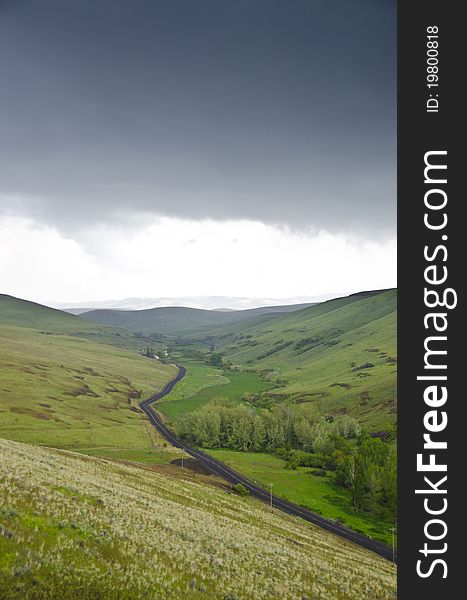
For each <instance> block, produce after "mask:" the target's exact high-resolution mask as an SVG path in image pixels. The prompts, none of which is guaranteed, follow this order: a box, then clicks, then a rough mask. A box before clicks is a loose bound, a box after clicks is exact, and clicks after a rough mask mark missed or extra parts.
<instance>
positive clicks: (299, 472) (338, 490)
mask: <svg viewBox="0 0 467 600" xmlns="http://www.w3.org/2000/svg"><path fill="white" fill-rule="evenodd" d="M207 452H208V453H209V454H211V455H212V456H214V457H215V458H218V459H219V460H221V461H223V462H225V463H227V464H228V465H230V466H231V467H233V468H234V469H236V470H237V471H239V472H240V473H243V474H244V475H246V476H247V477H248V478H249V479H251V480H252V481H255V482H257V483H259V484H261V485H262V486H263V487H264V488H265V489H270V484H271V483H272V484H273V492H274V494H276V495H277V496H280V497H282V498H285V499H286V500H290V501H292V502H295V503H297V504H299V505H300V506H304V507H305V508H309V509H310V510H312V511H314V512H317V513H319V514H321V515H324V516H326V517H327V518H329V519H336V520H338V521H340V522H341V523H344V524H345V525H347V526H348V527H351V528H352V529H353V530H355V531H358V532H360V533H363V534H364V535H367V536H371V537H372V538H373V539H377V540H380V541H382V542H384V543H386V544H388V545H389V544H391V532H390V527H392V526H393V523H389V522H387V521H384V520H382V519H378V518H376V517H374V516H372V515H367V514H362V513H361V512H358V511H355V510H353V509H352V503H351V500H350V494H349V492H348V491H347V490H345V489H344V488H342V487H339V486H337V485H335V484H334V474H333V473H332V472H331V471H327V475H326V476H325V477H322V476H317V475H313V474H312V471H313V469H310V468H307V467H298V468H297V469H296V470H294V469H287V468H286V463H285V461H283V460H282V459H280V458H278V457H276V456H273V455H271V454H265V453H261V452H234V451H232V450H224V449H220V450H207Z"/></svg>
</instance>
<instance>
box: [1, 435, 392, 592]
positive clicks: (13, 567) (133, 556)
mask: <svg viewBox="0 0 467 600" xmlns="http://www.w3.org/2000/svg"><path fill="white" fill-rule="evenodd" d="M0 454H1V456H2V460H1V462H0V478H1V480H2V486H1V488H0V589H1V597H2V598H3V599H5V600H13V599H16V598H21V599H22V600H23V599H24V600H32V599H34V600H46V599H47V600H49V599H52V598H66V599H67V600H72V599H76V600H78V599H81V598H100V599H101V600H111V599H114V598H117V597H118V598H121V599H122V600H125V599H126V600H130V599H132V600H143V599H144V600H146V599H147V598H167V599H168V600H170V599H173V600H179V599H180V598H190V599H193V600H202V599H208V598H211V599H213V600H227V599H229V600H233V599H240V598H242V599H243V600H257V599H261V598H264V599H266V598H267V599H269V598H276V597H277V598H283V599H284V600H292V599H296V598H302V599H304V598H310V599H311V598H320V599H321V600H335V599H336V598H340V599H341V600H355V598H378V599H379V600H389V599H392V598H394V595H395V593H396V575H395V569H394V568H393V566H392V565H391V563H390V562H388V561H386V560H384V559H382V558H380V557H378V556H377V555H375V554H373V553H371V552H368V551H366V550H364V549H362V548H360V547H358V546H354V545H353V544H350V543H347V542H345V541H343V540H341V539H340V538H338V537H336V536H333V535H331V534H328V533H326V532H324V531H323V530H320V529H318V528H316V527H314V526H312V525H310V524H307V523H305V522H303V521H301V520H298V519H295V518H292V517H288V516H286V515H284V514H283V513H278V512H276V511H274V512H270V510H269V508H268V507H267V506H265V505H262V504H261V503H259V502H257V501H255V500H253V499H250V498H241V497H239V496H236V495H234V494H232V493H228V490H227V489H226V488H225V487H224V486H223V487H219V486H214V485H212V484H211V485H207V484H206V483H204V482H200V481H199V480H195V478H194V477H193V476H190V475H182V474H181V473H179V474H178V475H175V474H172V476H168V475H164V474H161V473H158V472H154V471H152V470H149V469H143V468H137V467H134V466H127V465H122V464H116V463H112V462H110V461H104V460H101V459H96V458H91V457H87V456H83V455H80V454H76V453H72V452H66V451H63V450H52V449H49V448H38V447H33V446H29V445H25V444H20V443H16V442H11V441H6V440H2V439H0Z"/></svg>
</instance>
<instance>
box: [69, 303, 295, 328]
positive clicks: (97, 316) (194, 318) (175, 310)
mask: <svg viewBox="0 0 467 600" xmlns="http://www.w3.org/2000/svg"><path fill="white" fill-rule="evenodd" d="M303 306H304V305H300V304H297V305H290V306H269V307H261V308H253V309H247V310H230V311H218V310H201V309H198V308H186V307H172V306H170V307H161V308H150V309H146V310H133V311H131V310H127V311H125V310H93V311H89V312H86V313H83V314H82V315H81V316H82V317H83V318H85V319H89V320H91V321H95V322H97V323H102V324H104V325H111V326H114V327H122V328H124V329H127V330H128V331H131V332H140V333H143V334H144V335H153V334H165V335H182V334H183V335H185V334H189V333H191V334H193V333H196V334H197V335H199V334H200V333H202V332H204V331H206V330H209V329H210V328H212V327H216V326H222V325H226V324H230V323H238V322H244V321H249V320H250V319H253V318H255V317H261V316H264V318H265V320H267V319H268V318H274V317H275V316H276V315H277V314H282V313H287V312H291V311H295V310H300V309H301V308H303Z"/></svg>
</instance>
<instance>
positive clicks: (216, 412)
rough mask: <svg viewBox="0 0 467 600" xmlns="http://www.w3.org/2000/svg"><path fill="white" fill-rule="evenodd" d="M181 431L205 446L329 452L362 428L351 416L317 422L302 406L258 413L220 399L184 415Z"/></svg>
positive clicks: (255, 449)
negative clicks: (339, 440) (340, 441)
mask: <svg viewBox="0 0 467 600" xmlns="http://www.w3.org/2000/svg"><path fill="white" fill-rule="evenodd" d="M178 433H179V435H180V437H182V438H183V439H185V440H186V441H187V442H189V443H192V444H196V445H198V446H204V447H206V448H232V449H234V450H243V451H267V452H275V451H276V450H278V449H279V448H286V447H288V448H298V449H300V450H304V451H306V452H321V453H328V454H329V453H331V452H332V451H333V450H334V449H335V447H336V440H337V439H338V438H344V439H351V438H356V437H357V436H358V435H359V434H360V427H359V425H358V423H357V421H356V420H355V419H354V418H352V417H350V416H348V415H343V416H339V417H335V418H334V417H332V416H328V417H324V418H322V419H320V420H318V421H316V418H315V417H313V416H311V414H310V413H309V411H308V410H307V407H304V406H303V405H302V406H301V405H288V404H283V403H281V404H276V405H274V406H272V407H271V408H270V409H266V410H262V411H258V412H257V411H255V410H254V409H252V408H250V407H248V406H244V405H240V406H238V405H232V404H231V403H230V402H229V401H228V400H222V399H220V400H217V401H215V402H211V403H210V404H208V405H206V406H203V407H202V408H201V409H199V410H197V411H194V412H191V413H187V414H185V415H184V416H183V417H182V418H181V419H180V421H179V424H178Z"/></svg>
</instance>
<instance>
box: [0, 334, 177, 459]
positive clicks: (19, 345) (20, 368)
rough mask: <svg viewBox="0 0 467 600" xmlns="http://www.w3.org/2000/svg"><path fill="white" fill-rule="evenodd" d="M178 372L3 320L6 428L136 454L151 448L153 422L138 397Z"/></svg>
mask: <svg viewBox="0 0 467 600" xmlns="http://www.w3.org/2000/svg"><path fill="white" fill-rule="evenodd" d="M175 372H176V369H175V367H173V366H172V365H163V364H161V363H160V362H159V361H156V360H150V359H146V358H143V357H142V356H138V355H137V354H136V353H134V352H132V351H128V350H125V349H122V348H117V347H115V346H109V345H106V344H101V343H96V342H92V341H90V340H87V339H81V338H76V337H71V336H67V335H58V334H57V335H56V334H50V333H45V332H44V331H41V330H37V329H29V328H26V327H11V326H3V325H0V436H1V437H5V438H9V439H13V440H17V441H24V442H31V443H37V444H44V445H50V446H55V447H61V448H70V449H74V450H78V449H79V450H80V451H83V452H90V453H94V454H99V455H104V456H115V457H118V458H127V457H129V455H128V451H130V450H131V457H132V458H134V457H135V453H138V452H140V453H142V454H143V455H144V456H147V453H149V454H151V448H152V445H153V444H152V441H151V433H152V428H151V427H150V426H149V422H148V421H147V420H146V419H145V418H144V415H143V414H142V413H141V412H140V411H139V410H137V408H136V406H135V405H136V403H137V402H138V400H139V399H140V397H145V396H148V395H150V393H154V391H155V390H157V389H160V388H161V387H162V386H163V385H164V384H165V383H166V382H167V381H168V380H170V379H171V378H172V377H173V376H174V373H175ZM153 454H154V453H153ZM144 456H143V458H144ZM148 456H149V455H148ZM154 458H156V457H154Z"/></svg>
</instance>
